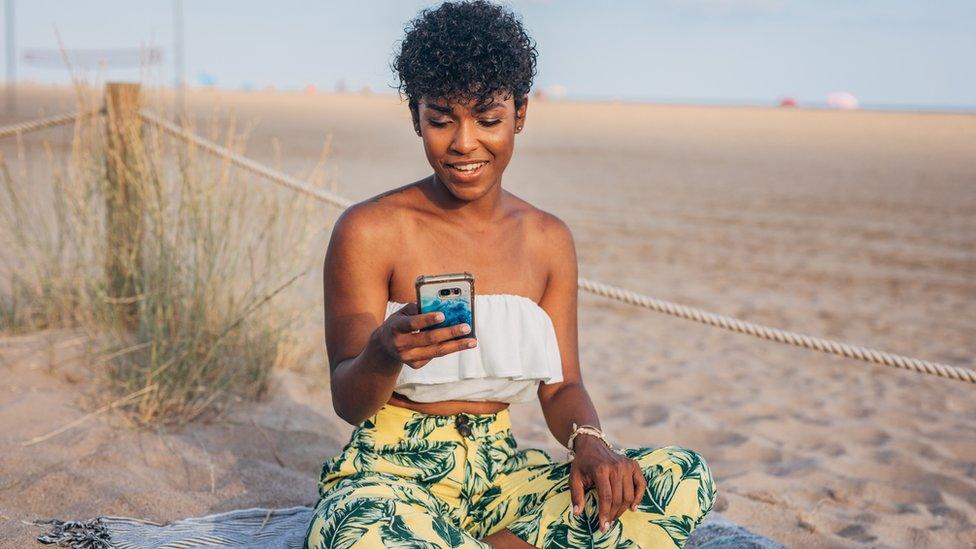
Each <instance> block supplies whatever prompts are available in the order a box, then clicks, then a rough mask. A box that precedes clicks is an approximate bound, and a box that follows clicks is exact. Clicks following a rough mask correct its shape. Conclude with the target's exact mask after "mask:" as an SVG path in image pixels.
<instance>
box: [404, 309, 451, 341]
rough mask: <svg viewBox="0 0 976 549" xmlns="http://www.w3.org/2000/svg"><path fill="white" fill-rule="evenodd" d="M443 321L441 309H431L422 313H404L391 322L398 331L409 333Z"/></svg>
mask: <svg viewBox="0 0 976 549" xmlns="http://www.w3.org/2000/svg"><path fill="white" fill-rule="evenodd" d="M408 306H409V305H405V306H403V307H402V308H401V309H400V310H401V311H402V310H404V309H406V308H407V307H408ZM443 321H444V313H443V312H441V311H431V312H429V313H423V314H404V315H401V316H400V317H399V318H398V319H397V320H396V321H395V322H394V323H393V327H394V329H395V330H396V331H398V332H401V333H407V334H409V333H412V332H416V331H417V330H420V329H421V328H426V327H427V326H431V325H434V324H438V323H440V322H443Z"/></svg>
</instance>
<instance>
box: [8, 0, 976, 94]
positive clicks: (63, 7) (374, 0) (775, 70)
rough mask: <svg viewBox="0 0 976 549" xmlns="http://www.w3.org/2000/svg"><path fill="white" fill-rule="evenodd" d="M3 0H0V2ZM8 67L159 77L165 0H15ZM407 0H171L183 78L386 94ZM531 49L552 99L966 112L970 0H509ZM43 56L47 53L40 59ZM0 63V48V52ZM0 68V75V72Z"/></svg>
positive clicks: (166, 25) (975, 43)
mask: <svg viewBox="0 0 976 549" xmlns="http://www.w3.org/2000/svg"><path fill="white" fill-rule="evenodd" d="M4 1H7V2H9V1H11V0H4ZM14 2H15V4H14V7H15V10H14V11H15V16H14V23H15V33H14V36H15V42H16V46H17V52H18V56H17V57H18V61H17V80H19V81H34V82H45V83H60V82H63V83H68V82H70V75H69V71H67V70H66V69H65V68H64V66H63V63H60V62H55V63H47V64H45V66H36V62H34V64H31V63H28V62H27V61H26V60H25V59H24V55H25V53H29V52H37V51H38V50H49V51H50V50H56V49H57V48H58V35H60V39H61V42H62V43H63V44H64V47H65V48H67V49H68V50H75V49H78V50H84V49H111V48H139V47H150V46H154V47H157V48H159V49H160V51H161V62H160V64H159V65H156V66H152V67H150V68H149V69H148V70H147V69H146V68H143V69H140V68H138V67H130V68H110V69H103V70H102V71H98V70H97V69H87V70H82V71H80V72H79V73H78V74H80V75H83V76H84V77H85V78H87V79H89V80H96V79H97V80H105V79H109V78H111V79H129V80H142V81H143V82H146V83H155V84H164V85H170V84H172V83H173V81H174V75H175V71H174V63H173V60H174V56H173V45H174V17H173V13H174V10H173V5H174V2H173V1H172V0H144V1H138V2H134V1H132V0H87V1H85V2H78V1H68V0H14ZM439 3H440V2H439V1H418V0H357V1H348V0H341V1H340V0H334V1H324V0H317V1H312V0H307V1H299V0H276V1H275V2H257V1H246V0H237V1H231V0H186V1H184V2H183V19H184V50H185V53H184V60H185V61H184V63H185V75H186V81H187V83H188V84H190V85H205V84H212V85H215V86H217V87H220V88H250V89H262V88H265V87H267V86H274V87H276V88H278V89H303V88H305V87H306V86H308V85H314V86H315V87H316V88H317V89H319V90H334V89H336V87H337V86H339V85H340V83H342V85H343V86H344V87H345V88H347V89H350V90H359V89H361V88H362V87H364V86H368V87H369V88H370V89H371V90H373V91H375V92H389V93H393V92H394V90H395V83H396V80H395V75H394V73H393V72H392V70H391V69H390V62H391V61H392V58H393V52H394V48H395V47H396V45H397V41H398V40H399V39H401V38H402V35H403V27H404V25H405V24H406V23H407V22H408V21H409V20H410V19H411V18H412V17H414V16H415V15H416V14H417V12H418V10H420V9H421V8H423V7H426V6H432V5H437V4H439ZM499 3H502V4H504V5H506V6H507V7H509V8H511V9H512V10H514V11H516V12H517V13H519V14H520V15H521V17H522V20H523V22H524V24H525V26H526V28H527V30H528V32H529V34H530V35H531V36H532V37H533V38H534V39H535V40H536V43H537V47H538V50H539V59H538V63H539V64H538V69H539V74H538V75H537V76H536V80H535V84H534V89H542V90H545V91H549V92H550V95H552V96H564V97H566V98H567V99H584V100H585V99H598V100H606V99H611V100H612V99H616V100H624V101H657V102H679V103H702V104H758V105H764V104H777V103H779V101H780V100H781V99H782V98H784V97H792V98H795V99H796V100H797V102H798V103H800V104H801V105H803V104H809V105H821V104H823V103H824V102H825V101H826V98H827V96H828V94H830V93H832V92H838V91H843V92H848V93H850V94H853V95H854V96H855V97H857V99H858V100H859V102H860V105H861V106H863V107H868V108H870V107H875V108H907V109H916V108H921V109H934V110H959V109H964V110H976V0H916V1H906V0H848V1H842V0H803V1H800V0H637V1H625V0H618V1H611V0H603V1H600V0H589V1H585V0H577V1H571V0H508V1H503V2H499ZM3 43H6V40H4V41H3ZM54 60H55V61H57V58H56V57H55V58H54ZM3 63H4V69H5V70H4V72H3V73H2V75H6V74H7V72H6V68H7V67H6V65H7V61H6V57H5V56H4V58H3ZM4 78H6V77H5V76H4Z"/></svg>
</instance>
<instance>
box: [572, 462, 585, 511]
mask: <svg viewBox="0 0 976 549" xmlns="http://www.w3.org/2000/svg"><path fill="white" fill-rule="evenodd" d="M571 469H572V470H571V471H570V473H569V499H570V500H572V502H573V515H575V516H579V515H580V513H582V512H583V506H584V505H585V503H586V500H585V495H586V489H585V488H584V487H583V475H581V474H580V472H579V469H576V468H575V467H571Z"/></svg>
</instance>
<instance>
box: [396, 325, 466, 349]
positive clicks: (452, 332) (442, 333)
mask: <svg viewBox="0 0 976 549" xmlns="http://www.w3.org/2000/svg"><path fill="white" fill-rule="evenodd" d="M469 333H471V325H469V324H468V323H466V322H462V323H460V324H453V325H451V326H445V327H443V328H434V329H432V330H425V331H422V332H420V333H416V334H410V335H411V341H412V345H413V346H415V347H425V346H427V345H436V344H438V343H442V342H444V341H448V340H450V339H451V338H452V337H459V336H465V335H467V334H469Z"/></svg>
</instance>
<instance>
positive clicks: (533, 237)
mask: <svg viewBox="0 0 976 549" xmlns="http://www.w3.org/2000/svg"><path fill="white" fill-rule="evenodd" d="M512 197H513V198H514V199H515V203H516V204H517V207H518V208H519V210H520V213H521V218H522V224H523V227H525V229H526V233H525V234H526V238H527V239H529V241H530V242H532V244H533V246H534V248H535V249H536V250H537V253H538V254H539V256H540V257H542V258H545V259H548V260H549V261H548V262H549V264H550V266H551V268H552V269H569V268H572V269H574V270H575V268H576V244H575V242H574V240H573V232H572V230H570V228H569V225H568V224H567V223H566V222H565V221H563V220H562V218H560V217H559V216H557V215H556V214H554V213H552V212H549V211H547V210H544V209H542V208H539V207H538V206H535V205H533V204H531V203H529V202H527V201H526V200H524V199H522V198H519V197H517V196H515V195H512ZM568 262H571V263H572V265H567V263H568Z"/></svg>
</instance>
